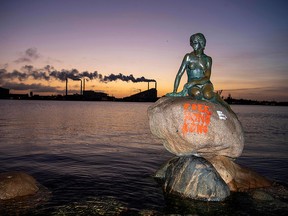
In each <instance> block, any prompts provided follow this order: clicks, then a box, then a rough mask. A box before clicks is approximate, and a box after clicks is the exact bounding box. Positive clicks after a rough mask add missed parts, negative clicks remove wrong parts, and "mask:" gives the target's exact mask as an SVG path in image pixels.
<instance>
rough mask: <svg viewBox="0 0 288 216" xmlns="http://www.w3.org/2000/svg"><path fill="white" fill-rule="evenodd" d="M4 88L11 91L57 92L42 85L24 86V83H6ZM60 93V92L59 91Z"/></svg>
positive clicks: (55, 89)
mask: <svg viewBox="0 0 288 216" xmlns="http://www.w3.org/2000/svg"><path fill="white" fill-rule="evenodd" d="M3 87H4V88H8V89H13V90H29V91H36V92H58V89H57V88H56V87H52V86H44V85H42V84H25V83H15V82H7V83H5V85H3ZM61 92H62V91H61Z"/></svg>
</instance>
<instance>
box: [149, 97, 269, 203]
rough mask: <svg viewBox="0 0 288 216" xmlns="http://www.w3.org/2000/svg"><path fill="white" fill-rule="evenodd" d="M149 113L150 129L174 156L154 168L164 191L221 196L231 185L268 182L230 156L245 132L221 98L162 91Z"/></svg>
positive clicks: (237, 151) (234, 154)
mask: <svg viewBox="0 0 288 216" xmlns="http://www.w3.org/2000/svg"><path fill="white" fill-rule="evenodd" d="M148 116H149V124H150V129H151V132H152V134H154V135H155V136H157V137H158V138H160V139H161V140H162V143H163V145H164V147H165V148H166V149H167V150H168V151H169V152H171V153H173V154H175V155H176V156H178V157H176V158H173V159H172V160H170V161H169V162H167V163H166V164H164V166H163V167H162V168H160V169H159V170H158V171H157V172H156V174H155V178H158V179H161V180H162V182H163V190H164V192H165V193H168V194H177V195H180V196H181V197H186V198H192V199H198V200H199V199H200V200H206V201H221V200H224V199H225V198H226V197H227V196H229V194H230V191H245V190H249V189H251V188H259V187H267V186H270V185H271V182H270V181H268V180H267V179H265V178H264V177H262V176H260V175H258V174H257V173H255V172H253V171H251V170H249V169H247V168H243V167H241V166H239V165H238V164H236V163H234V162H233V161H232V160H233V158H237V157H239V156H240V155H241V153H242V150H243V147H244V134H243V129H242V126H241V123H240V122H239V120H238V118H237V116H236V114H235V113H234V112H233V111H232V110H231V109H230V107H229V105H226V104H224V102H223V104H220V103H213V102H209V101H204V100H193V99H192V98H191V97H163V98H160V99H159V100H158V101H157V102H156V103H155V104H154V105H152V106H150V107H149V108H148ZM194 155H196V156H197V157H196V156H194Z"/></svg>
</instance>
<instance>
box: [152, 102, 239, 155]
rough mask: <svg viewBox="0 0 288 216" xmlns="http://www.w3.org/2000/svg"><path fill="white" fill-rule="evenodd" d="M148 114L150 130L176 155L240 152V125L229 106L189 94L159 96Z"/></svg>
mask: <svg viewBox="0 0 288 216" xmlns="http://www.w3.org/2000/svg"><path fill="white" fill-rule="evenodd" d="M227 107H228V108H227ZM148 116H149V124H150V129H151V132H152V133H153V134H154V135H156V136H157V137H159V138H160V139H162V141H163V145H164V146H165V148H166V149H167V150H168V151H169V152H171V153H173V154H175V155H177V156H182V155H191V154H199V155H201V156H205V155H224V156H228V157H232V158H236V157H239V156H240V155H241V153H242V150H243V147H244V134H243V129H242V126H241V123H240V122H239V120H238V118H237V116H236V115H235V113H234V112H233V111H232V110H231V109H229V106H226V107H225V106H222V105H220V104H217V103H212V102H208V101H203V100H193V99H191V98H190V97H162V98H160V99H159V100H158V101H157V102H156V103H155V104H153V105H152V106H150V107H149V108H148Z"/></svg>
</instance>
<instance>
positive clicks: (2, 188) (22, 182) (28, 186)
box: [0, 172, 39, 200]
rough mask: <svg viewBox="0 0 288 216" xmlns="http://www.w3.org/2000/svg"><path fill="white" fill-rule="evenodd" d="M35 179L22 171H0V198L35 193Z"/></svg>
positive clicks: (4, 198)
mask: <svg viewBox="0 0 288 216" xmlns="http://www.w3.org/2000/svg"><path fill="white" fill-rule="evenodd" d="M38 190H39V188H38V186H37V182H36V180H35V179H34V178H33V177H32V176H30V175H28V174H26V173H23V172H7V173H0V200H8V199H13V198H16V197H21V196H27V195H33V194H36V193H37V191H38Z"/></svg>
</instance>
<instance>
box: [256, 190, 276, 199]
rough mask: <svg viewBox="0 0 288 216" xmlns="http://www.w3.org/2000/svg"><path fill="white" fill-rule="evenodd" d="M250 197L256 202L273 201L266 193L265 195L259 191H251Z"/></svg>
mask: <svg viewBox="0 0 288 216" xmlns="http://www.w3.org/2000/svg"><path fill="white" fill-rule="evenodd" d="M252 197H253V199H257V200H265V201H272V200H274V198H273V197H272V196H271V195H270V194H268V193H266V192H264V191H261V190H255V191H253V192H252Z"/></svg>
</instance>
